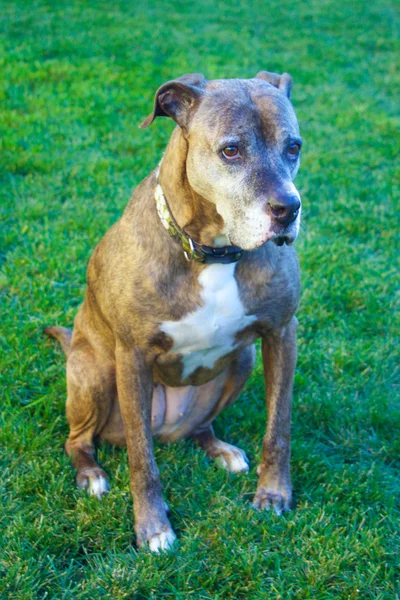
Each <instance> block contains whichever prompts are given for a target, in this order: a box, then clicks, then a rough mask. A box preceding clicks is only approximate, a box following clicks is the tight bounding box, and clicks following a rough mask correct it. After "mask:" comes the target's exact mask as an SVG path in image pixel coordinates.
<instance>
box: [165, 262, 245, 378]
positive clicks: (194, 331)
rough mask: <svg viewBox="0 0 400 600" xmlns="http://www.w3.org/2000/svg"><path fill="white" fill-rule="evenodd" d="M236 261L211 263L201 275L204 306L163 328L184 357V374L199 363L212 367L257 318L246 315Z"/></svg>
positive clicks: (172, 350)
mask: <svg viewBox="0 0 400 600" xmlns="http://www.w3.org/2000/svg"><path fill="white" fill-rule="evenodd" d="M235 267H236V263H232V264H228V265H220V264H215V265H209V266H208V267H206V268H205V269H204V270H203V271H202V272H201V274H200V276H199V283H200V285H201V286H202V288H203V291H202V294H201V297H202V300H203V306H201V307H200V308H198V309H197V310H195V311H194V312H191V313H189V314H188V315H186V317H184V318H183V319H181V320H180V321H164V322H163V323H162V324H161V327H160V328H161V330H162V331H164V332H165V333H166V334H167V335H169V336H170V337H171V338H172V339H173V341H174V345H173V347H172V349H171V352H174V353H177V354H181V355H182V357H183V374H182V376H183V378H184V379H186V377H189V375H191V374H192V373H193V372H194V371H195V370H196V369H197V368H198V367H207V368H209V369H212V368H213V366H214V364H215V362H216V361H217V360H218V359H219V358H221V357H222V356H225V355H226V354H228V353H229V352H231V351H232V350H233V349H234V348H235V346H236V343H235V335H236V333H237V332H238V331H241V330H242V329H245V328H246V327H248V326H249V325H250V324H251V323H253V322H254V321H255V320H256V317H255V316H254V315H253V316H246V315H245V312H244V307H243V304H242V302H241V300H240V298H239V291H238V286H237V283H236V279H235Z"/></svg>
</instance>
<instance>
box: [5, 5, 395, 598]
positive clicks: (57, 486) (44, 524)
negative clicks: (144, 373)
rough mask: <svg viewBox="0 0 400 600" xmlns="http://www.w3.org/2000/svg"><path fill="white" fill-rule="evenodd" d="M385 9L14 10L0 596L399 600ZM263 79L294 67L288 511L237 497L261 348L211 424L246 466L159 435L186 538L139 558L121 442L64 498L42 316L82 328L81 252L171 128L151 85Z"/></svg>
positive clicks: (254, 452) (390, 72)
mask: <svg viewBox="0 0 400 600" xmlns="http://www.w3.org/2000/svg"><path fill="white" fill-rule="evenodd" d="M396 10H397V9H396V5H395V4H394V3H392V2H390V1H389V0H369V1H368V2H366V1H362V0H348V1H347V2H346V3H344V2H338V1H333V0H310V1H308V2H300V3H293V2H291V1H290V2H289V1H288V0H270V1H269V2H265V1H261V0H255V1H254V2H252V3H251V4H246V3H245V2H244V0H232V1H231V2H226V3H223V2H219V3H216V2H215V3H214V2H211V0H203V1H202V2H200V3H197V4H196V5H195V4H194V3H188V2H183V1H182V0H177V1H175V2H172V1H171V0H164V1H163V2H161V1H160V0H157V1H156V2H145V1H143V2H135V1H133V0H132V1H129V2H128V1H125V2H124V1H122V0H117V1H116V2H105V1H103V2H100V1H98V0H93V1H92V2H90V3H89V2H83V1H79V0H75V1H73V0H70V1H68V2H65V1H63V0H59V1H58V2H55V1H54V0H53V2H51V1H50V0H49V1H48V2H45V1H43V0H32V2H27V1H25V2H19V3H18V2H9V1H8V0H3V2H2V7H1V15H0V19H1V20H0V78H1V87H0V107H1V114H0V150H1V156H0V161H1V163H0V196H1V200H0V215H1V230H0V235H1V238H0V239H1V242H0V260H1V262H2V272H1V278H0V294H1V296H0V301H1V315H0V318H1V343H2V346H1V347H2V353H1V375H0V377H1V389H2V403H1V417H0V419H1V431H0V446H1V449H0V460H1V472H2V477H1V480H0V489H1V500H2V503H1V508H0V525H1V534H2V535H1V536H0V597H1V599H3V598H4V599H6V598H7V599H13V600H27V599H31V598H35V599H36V598H40V599H42V598H43V599H44V598H46V599H57V600H61V599H68V600H70V599H93V598H94V599H96V600H97V599H100V598H110V599H113V600H119V599H122V598H135V599H147V598H157V599H158V598H171V599H172V598H178V599H186V598H193V599H195V600H197V599H209V600H211V599H212V600H226V599H234V600H237V599H242V598H243V599H248V598H250V599H253V598H254V599H265V598H277V599H278V598H282V599H286V598H296V599H298V598H299V599H302V598H313V599H320V600H326V599H335V600H337V599H338V598H339V599H340V598H362V599H366V598H374V599H383V598H399V593H400V588H399V576H400V568H399V554H400V553H399V547H400V540H399V537H400V536H399V530H400V519H399V492H400V483H399V466H400V465H399V456H400V441H399V440H400V438H399V425H400V402H399V396H398V395H396V380H397V383H398V362H396V359H397V358H398V355H397V354H396V346H395V341H396V339H395V336H396V333H398V325H399V323H398V320H397V322H396V321H395V317H396V288H397V281H396V272H398V271H397V269H398V266H399V264H398V258H399V245H398V228H397V231H396V226H398V221H397V217H398V211H399V196H398V193H397V191H396V190H397V189H398V188H396V181H395V179H396V169H397V165H396V162H398V156H399V150H400V149H399V138H398V133H397V131H398V126H399V118H398V102H397V103H396V100H397V101H398V97H397V96H398V89H399V88H398V85H399V78H398V74H397V73H396V59H397V60H398V56H399V50H400V48H399V43H398V23H399V21H398V16H397V15H398V13H397V12H396ZM260 69H267V70H271V71H276V72H282V71H284V70H286V71H289V72H290V73H291V74H292V75H293V77H294V80H295V86H294V93H293V101H294V105H295V107H296V110H297V113H298V117H299V121H300V124H301V129H302V134H303V137H304V141H305V145H304V153H303V160H302V168H301V171H300V174H299V176H298V179H297V183H298V187H299V189H300V191H301V192H302V197H303V204H304V227H303V232H302V235H301V239H300V240H299V242H298V243H297V248H298V252H299V256H300V260H301V264H302V273H303V293H302V302H301V307H300V309H299V313H298V316H299V320H300V330H299V361H298V369H297V374H296V380H295V393H294V411H293V452H292V455H293V459H292V473H293V481H294V486H295V491H296V496H297V510H296V511H293V512H292V513H290V514H289V515H288V516H286V517H283V518H278V517H277V516H275V515H273V514H258V513H256V512H254V511H253V510H252V509H251V508H250V502H249V501H250V499H251V497H252V494H253V493H254V491H255V487H256V474H255V465H256V464H257V460H258V459H259V455H260V448H261V439H262V435H263V431H264V427H265V408H264V399H263V394H264V393H263V384H262V368H261V364H260V362H258V365H257V368H256V370H255V372H254V375H253V377H252V379H251V381H250V382H249V384H248V385H247V388H246V390H245V391H244V393H243V394H242V397H241V399H240V401H238V402H237V403H236V405H235V406H233V407H231V408H230V409H229V410H227V411H226V412H224V413H223V414H222V415H221V416H220V417H219V419H218V420H217V424H216V429H217V432H218V433H219V434H220V435H222V436H223V437H224V439H226V440H227V441H231V442H233V443H238V444H240V445H241V446H242V447H243V448H244V449H246V451H247V452H248V455H249V457H250V459H251V464H252V470H251V473H250V475H248V476H237V477H233V476H229V475H227V474H225V473H224V472H222V471H220V470H217V469H215V468H214V467H213V466H212V465H211V464H210V463H209V461H208V460H207V459H206V458H205V457H204V455H203V454H202V453H201V452H200V450H198V449H196V448H194V447H193V445H192V444H191V443H189V442H180V443H177V444H174V445H167V446H162V445H160V444H158V443H157V444H156V457H157V461H158V465H159V467H160V471H161V476H162V481H163V485H164V489H165V494H166V497H167V499H168V501H169V503H170V505H171V508H172V516H171V520H172V524H173V526H174V527H175V530H176V531H177V533H178V535H179V542H180V545H179V548H177V549H176V551H174V552H173V553H171V554H169V555H168V556H160V557H157V556H152V555H150V554H148V553H140V554H138V553H137V552H136V550H135V546H134V534H133V517H132V499H131V495H130V491H129V473H128V466H127V456H126V452H125V451H124V450H116V449H112V448H110V447H103V448H102V449H101V450H100V452H99V454H100V459H101V462H102V464H103V465H104V467H105V468H106V469H107V471H108V472H109V473H110V474H111V477H112V491H111V493H110V494H109V496H108V497H107V498H106V499H105V500H104V501H103V502H101V503H98V502H97V501H96V500H94V499H92V498H89V497H86V496H85V495H84V494H82V493H80V492H79V491H78V490H77V489H76V488H75V485H74V478H73V473H72V470H71V468H70V466H69V461H68V459H67V457H66V456H65V455H64V452H63V443H64V441H65V438H66V435H67V424H66V420H65V417H64V402H65V377H64V364H65V362H64V357H63V355H62V353H61V350H60V349H59V348H58V347H57V346H56V345H55V344H54V343H52V341H50V340H47V339H44V338H43V337H42V333H41V331H42V327H43V326H45V325H47V324H54V323H59V324H64V325H71V324H72V321H73V318H74V315H75V312H76V309H77V306H78V305H79V303H80V302H81V300H82V298H83V293H84V289H85V270H86V264H87V261H88V258H89V256H90V254H91V252H92V250H93V248H94V246H95V245H96V243H97V241H98V240H99V239H100V238H101V237H102V235H103V234H104V233H105V232H106V230H107V229H108V228H109V227H110V225H111V224H112V223H113V222H115V220H116V219H117V218H118V217H119V215H120V214H121V212H122V210H123V208H124V206H125V205H126V203H127V201H128V198H129V195H130V191H131V189H132V188H133V187H134V186H135V185H136V184H137V183H138V182H139V181H140V180H141V179H142V178H143V177H144V176H145V175H146V174H147V173H148V172H149V171H150V170H151V169H152V168H153V167H154V166H155V164H156V163H157V161H158V160H159V158H160V156H161V153H162V151H163V148H164V146H165V144H166V142H167V140H168V137H169V135H170V132H171V130H172V124H171V123H169V122H167V120H160V121H158V122H156V123H155V124H154V125H153V126H152V127H151V128H149V129H148V130H146V131H141V130H139V129H138V128H137V125H138V124H139V123H140V122H141V120H142V119H143V118H144V117H145V116H146V115H147V114H148V112H150V109H151V105H152V98H153V94H154V92H155V90H156V88H157V87H158V86H159V85H160V84H161V83H163V82H164V81H166V80H168V79H171V78H173V77H175V76H179V75H181V74H183V73H187V72H189V73H190V72H203V73H204V74H205V75H206V77H208V78H210V79H211V78H215V77H231V76H233V77H251V76H253V75H254V74H255V73H257V71H259V70H260ZM396 135H397V137H396ZM397 175H398V171H397ZM397 184H398V179H397ZM396 213H397V214H396ZM396 233H397V236H396ZM397 314H398V313H397Z"/></svg>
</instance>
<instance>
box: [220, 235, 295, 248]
mask: <svg viewBox="0 0 400 600" xmlns="http://www.w3.org/2000/svg"><path fill="white" fill-rule="evenodd" d="M296 238H297V232H295V231H285V230H282V231H280V232H279V233H276V232H274V231H269V232H268V233H266V234H265V235H264V236H263V237H262V238H260V239H258V240H254V242H252V243H250V244H249V240H239V239H238V240H237V241H235V239H234V236H229V239H230V242H231V244H233V245H234V246H238V247H239V248H242V250H246V251H248V252H251V250H256V249H257V248H260V247H261V246H263V245H264V244H266V243H267V242H273V243H274V244H275V245H276V246H283V245H284V244H286V245H287V246H291V245H292V244H293V243H294V242H295V241H296ZM240 242H242V243H240Z"/></svg>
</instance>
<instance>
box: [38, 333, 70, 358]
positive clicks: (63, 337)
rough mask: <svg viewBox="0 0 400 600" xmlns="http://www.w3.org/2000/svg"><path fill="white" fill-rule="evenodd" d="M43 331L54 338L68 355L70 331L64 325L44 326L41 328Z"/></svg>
mask: <svg viewBox="0 0 400 600" xmlns="http://www.w3.org/2000/svg"><path fill="white" fill-rule="evenodd" d="M43 333H45V334H46V335H49V336H50V337H54V338H56V339H57V340H58V341H59V342H60V344H61V346H62V349H63V350H64V352H65V354H66V356H68V354H69V352H70V350H71V338H72V331H71V330H70V329H67V328H66V327H56V326H55V327H45V328H44V329H43Z"/></svg>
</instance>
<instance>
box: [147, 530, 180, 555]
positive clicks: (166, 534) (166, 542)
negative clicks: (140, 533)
mask: <svg viewBox="0 0 400 600" xmlns="http://www.w3.org/2000/svg"><path fill="white" fill-rule="evenodd" d="M175 540H176V535H175V534H174V532H173V531H172V530H171V531H163V532H162V533H157V534H156V535H153V537H152V538H150V539H149V548H150V550H151V552H155V553H156V554H159V553H160V552H165V551H166V550H170V548H171V547H172V545H173V543H174V542H175Z"/></svg>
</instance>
